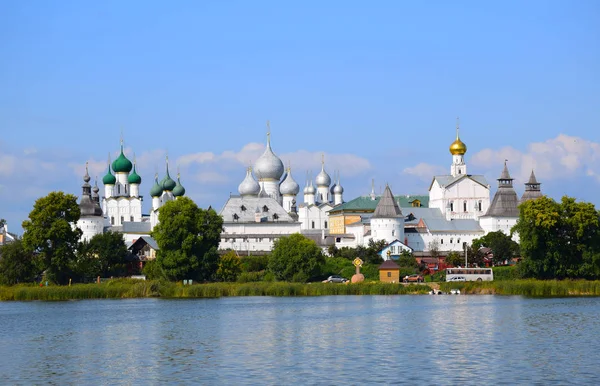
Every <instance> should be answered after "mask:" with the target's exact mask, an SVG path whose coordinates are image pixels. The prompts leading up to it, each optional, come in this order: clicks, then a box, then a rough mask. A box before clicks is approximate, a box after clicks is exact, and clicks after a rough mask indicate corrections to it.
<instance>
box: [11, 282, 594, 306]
mask: <svg viewBox="0 0 600 386" xmlns="http://www.w3.org/2000/svg"><path fill="white" fill-rule="evenodd" d="M432 289H436V290H441V291H443V292H445V293H449V292H450V290H456V289H458V290H460V293H461V295H522V296H529V297H578V296H600V281H599V280H595V281H587V280H534V279H520V280H501V281H489V282H462V283H447V282H439V283H435V282H434V283H432V282H429V283H422V284H402V283H394V284H392V283H381V282H367V283H357V284H330V283H288V282H250V283H206V284H193V285H183V284H182V283H181V282H178V283H172V282H165V281H152V280H148V281H143V280H135V279H114V280H110V281H108V282H105V283H100V284H96V283H91V284H74V285H72V286H53V285H51V286H48V287H46V286H43V287H39V286H37V285H32V284H28V285H23V284H22V285H16V286H10V287H8V286H6V287H5V286H3V287H0V301H33V300H48V301H51V300H59V301H60V300H79V299H119V298H121V299H127V298H176V299H179V298H182V299H186V298H188V299H194V298H197V299H203V298H219V297H229V296H279V297H285V296H329V295H425V294H429V291H431V290H432Z"/></svg>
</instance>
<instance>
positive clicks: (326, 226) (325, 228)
mask: <svg viewBox="0 0 600 386" xmlns="http://www.w3.org/2000/svg"><path fill="white" fill-rule="evenodd" d="M325 229H327V221H325Z"/></svg>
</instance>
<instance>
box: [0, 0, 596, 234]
mask: <svg viewBox="0 0 600 386" xmlns="http://www.w3.org/2000/svg"><path fill="white" fill-rule="evenodd" d="M0 58H1V60H0V133H1V135H0V218H5V219H6V220H8V223H9V230H11V231H14V232H17V233H21V226H20V225H21V222H22V221H23V220H24V219H26V217H27V215H28V213H29V212H30V211H31V209H32V206H33V203H34V201H35V199H37V198H39V197H42V196H45V195H46V194H48V193H49V192H50V191H52V190H62V191H65V192H69V193H74V194H77V195H79V194H80V192H81V188H80V185H81V183H82V180H81V176H82V173H83V169H84V165H85V162H86V161H89V162H90V173H91V174H92V175H98V176H99V178H101V177H102V176H103V175H104V173H105V170H106V160H107V157H108V154H109V153H111V156H112V157H113V159H114V157H115V155H116V153H117V152H118V149H119V141H120V137H121V132H123V137H124V141H125V146H126V153H127V155H128V156H129V157H130V158H133V154H134V152H135V156H136V159H137V161H138V166H139V172H140V175H141V176H142V178H143V182H142V186H141V191H142V193H143V194H144V195H145V196H146V200H145V204H144V205H145V206H144V208H145V209H146V211H147V210H148V208H149V204H150V197H149V190H150V188H151V186H152V179H153V175H154V173H155V172H156V171H158V172H159V174H160V176H161V177H162V175H163V173H164V159H165V155H166V154H167V153H168V155H169V160H170V163H171V170H175V169H177V168H179V169H180V171H181V178H182V183H183V185H184V186H185V187H186V189H187V192H188V195H189V196H190V197H191V198H193V199H194V200H195V201H196V202H197V203H198V204H199V205H200V206H202V207H207V206H208V205H212V206H213V207H215V208H217V209H220V208H221V207H222V205H223V204H224V203H225V201H226V199H227V197H228V195H229V192H234V193H235V192H237V186H238V184H239V183H240V182H241V180H242V179H243V177H244V175H245V167H246V166H247V165H250V164H252V163H253V162H254V161H255V160H256V158H257V157H258V156H259V155H260V154H261V152H262V149H263V148H264V142H265V137H266V136H265V133H266V128H265V122H266V120H270V121H271V131H272V145H273V149H274V150H275V152H276V153H277V154H278V155H279V156H280V157H281V158H282V160H283V161H284V162H285V163H286V164H287V163H288V162H290V163H291V167H292V172H293V175H294V176H295V178H296V180H297V181H298V183H300V185H301V186H303V185H304V181H305V179H306V177H305V176H306V172H307V170H312V171H313V174H315V175H316V173H317V172H318V169H319V165H320V159H321V154H322V153H324V154H325V162H326V169H327V171H328V172H329V173H330V174H331V175H332V176H333V174H334V171H335V170H339V173H340V179H341V183H342V185H343V186H344V188H345V195H344V197H345V199H346V200H349V199H352V198H354V197H356V196H358V195H361V194H366V193H368V192H369V191H370V189H371V180H372V179H375V185H376V187H377V190H379V189H380V188H381V187H382V186H384V185H385V183H386V182H387V183H389V184H390V185H391V187H392V190H393V191H394V193H395V194H409V193H410V194H415V193H422V194H426V193H427V190H428V187H429V183H430V182H431V178H432V176H433V174H440V173H444V174H446V173H448V172H449V168H450V163H451V156H450V153H449V152H448V146H449V145H450V143H451V142H452V141H453V140H454V135H455V129H454V127H455V119H456V117H457V116H460V120H461V138H462V139H463V141H464V142H465V143H466V144H467V146H468V152H467V154H466V161H467V164H468V172H469V173H473V174H484V175H485V176H486V177H487V178H488V181H489V182H490V184H491V185H492V192H494V191H495V188H496V181H495V179H496V178H497V177H498V176H499V175H500V172H501V170H502V163H503V161H504V159H508V165H509V169H510V171H511V173H512V175H513V177H515V186H516V189H517V193H518V194H519V195H520V194H521V193H522V191H523V185H522V184H523V183H524V182H525V180H526V179H527V177H528V176H529V173H530V172H531V169H532V168H535V171H536V174H537V176H538V179H539V180H540V182H542V190H543V191H544V192H545V193H546V194H548V195H550V196H552V197H554V198H560V197H561V196H562V195H565V194H566V195H570V196H574V197H577V198H579V199H581V200H585V201H591V202H593V203H594V204H596V206H599V205H600V195H599V194H598V192H599V191H600V134H599V133H600V130H599V128H600V108H599V106H600V92H599V90H600V70H599V69H600V3H598V2H597V1H594V0H589V1H586V0H576V1H551V0H548V1H535V0H531V1H526V2H524V1H490V2H482V1H453V2H448V1H411V2H408V1H378V2H368V3H367V2H358V1H329V2H322V1H305V2H282V1H253V2H250V1H227V2H225V1H208V0H207V1H176V2H159V1H102V2H82V1H56V2H44V1H16V0H13V1H9V0H7V1H3V2H0Z"/></svg>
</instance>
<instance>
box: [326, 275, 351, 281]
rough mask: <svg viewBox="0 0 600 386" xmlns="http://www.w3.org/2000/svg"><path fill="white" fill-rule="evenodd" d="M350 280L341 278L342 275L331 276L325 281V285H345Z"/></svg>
mask: <svg viewBox="0 0 600 386" xmlns="http://www.w3.org/2000/svg"><path fill="white" fill-rule="evenodd" d="M347 281H348V279H346V278H345V277H341V276H340V275H331V276H329V277H328V278H327V279H325V280H323V283H345V282H347Z"/></svg>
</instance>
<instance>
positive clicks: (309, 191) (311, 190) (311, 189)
mask: <svg viewBox="0 0 600 386" xmlns="http://www.w3.org/2000/svg"><path fill="white" fill-rule="evenodd" d="M316 192H317V189H315V187H314V186H313V184H312V181H311V182H310V185H308V186H307V187H306V189H304V194H315V193H316Z"/></svg>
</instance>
